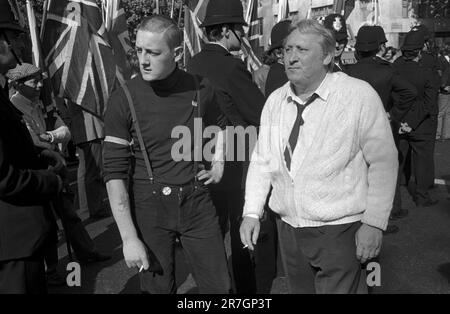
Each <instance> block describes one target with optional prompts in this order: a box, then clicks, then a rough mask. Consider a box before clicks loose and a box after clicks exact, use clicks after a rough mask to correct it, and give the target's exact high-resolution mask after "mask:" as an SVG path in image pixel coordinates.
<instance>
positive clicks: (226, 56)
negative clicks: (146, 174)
mask: <svg viewBox="0 0 450 314" xmlns="http://www.w3.org/2000/svg"><path fill="white" fill-rule="evenodd" d="M244 25H246V23H245V21H244V18H243V8H242V3H241V1H239V0H215V1H210V2H209V3H208V6H207V8H206V14H205V18H204V20H203V22H202V24H201V26H202V27H204V28H205V33H206V36H207V37H208V40H209V43H208V44H206V45H204V47H203V49H202V51H201V52H200V53H198V54H197V55H195V56H194V57H193V58H192V59H191V61H190V62H189V64H188V65H187V70H188V72H191V73H194V74H199V75H202V76H205V77H207V78H209V80H210V81H211V82H212V83H213V84H214V85H215V87H216V88H219V89H223V90H224V92H225V94H226V95H227V97H228V101H229V103H230V105H231V106H235V107H236V108H237V109H238V111H239V113H240V117H239V118H240V120H241V121H242V122H238V121H237V119H234V118H230V120H231V121H232V122H233V124H234V125H235V126H243V127H247V126H253V127H257V126H259V123H260V116H261V112H262V108H263V106H264V95H263V94H262V93H261V91H260V90H259V89H258V86H257V85H256V84H255V83H254V82H253V81H252V77H251V74H250V72H248V71H247V68H246V66H245V64H244V63H243V62H242V61H241V60H239V59H236V58H233V56H232V55H231V52H233V51H238V50H239V49H240V48H241V40H242V39H241V38H242V36H244V30H243V26H244ZM231 137H232V136H229V134H228V136H227V138H228V139H230V138H231ZM234 138H235V141H234V143H236V145H235V147H234V151H235V153H236V152H237V151H238V150H239V149H242V147H244V149H245V150H246V151H248V150H249V147H248V146H247V144H246V143H242V142H241V143H237V140H239V138H237V137H234ZM228 143H229V141H228V140H227V146H229V144H228ZM246 155H247V152H246ZM233 157H234V158H235V159H234V161H229V160H228V161H226V163H225V171H224V175H223V178H222V181H221V182H220V183H219V184H218V187H216V188H214V190H213V201H214V204H215V206H216V208H217V210H218V211H219V215H221V217H222V218H221V224H222V226H223V227H224V226H226V225H227V224H228V222H227V219H228V218H227V216H228V215H229V222H230V236H231V249H232V265H233V274H234V280H235V285H236V291H237V292H238V293H255V292H258V293H269V292H270V287H271V285H272V280H273V279H274V278H275V276H276V248H275V232H274V229H273V224H272V222H271V221H270V220H266V221H267V222H268V223H267V230H262V233H264V234H265V236H263V237H262V241H261V242H260V243H259V245H258V250H257V251H256V252H255V269H253V265H252V260H251V256H250V252H249V251H248V250H245V249H242V245H241V240H240V235H239V224H240V220H241V217H242V210H243V206H244V182H245V178H246V174H245V173H246V168H247V167H246V166H245V165H244V163H243V162H237V161H236V160H237V159H236V158H237V155H236V154H235V155H234V156H233ZM247 158H249V157H248V156H247ZM262 228H263V229H266V227H262ZM223 232H224V233H225V228H223Z"/></svg>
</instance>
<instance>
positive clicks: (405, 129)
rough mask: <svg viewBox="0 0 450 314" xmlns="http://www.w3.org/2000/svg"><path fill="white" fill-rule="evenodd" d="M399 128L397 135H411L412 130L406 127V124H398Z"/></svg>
mask: <svg viewBox="0 0 450 314" xmlns="http://www.w3.org/2000/svg"><path fill="white" fill-rule="evenodd" d="M400 125H401V127H400V129H399V131H398V133H399V134H406V133H411V131H412V128H411V127H410V126H409V125H408V123H406V122H405V123H400Z"/></svg>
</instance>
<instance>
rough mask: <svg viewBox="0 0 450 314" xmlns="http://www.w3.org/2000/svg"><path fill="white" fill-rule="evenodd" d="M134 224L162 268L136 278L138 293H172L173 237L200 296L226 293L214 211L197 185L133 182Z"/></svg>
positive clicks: (227, 287)
mask: <svg viewBox="0 0 450 314" xmlns="http://www.w3.org/2000/svg"><path fill="white" fill-rule="evenodd" d="M131 189H132V191H133V193H132V195H133V200H132V203H134V208H135V210H134V219H135V225H137V226H138V232H139V235H140V237H141V239H142V240H143V242H144V243H145V244H146V246H147V247H148V249H150V250H151V251H152V252H153V253H154V255H155V258H156V259H157V260H158V262H159V264H160V265H161V267H162V272H161V273H156V272H150V271H143V272H141V273H140V281H141V290H142V291H146V292H149V293H151V294H160V293H164V294H167V293H176V284H175V272H174V266H175V239H176V238H177V237H179V239H180V241H181V244H182V247H183V251H184V253H185V255H186V258H187V260H188V262H189V264H190V266H191V269H192V271H193V275H194V278H195V281H196V283H197V285H198V288H199V292H200V293H202V294H203V293H208V294H226V293H229V292H230V276H229V273H228V266H227V260H226V254H225V247H224V244H223V240H222V235H221V232H220V228H219V223H218V217H217V212H216V209H215V208H214V205H213V203H212V200H211V197H210V195H209V191H208V190H207V188H206V187H203V186H200V185H199V184H191V185H189V186H184V187H176V186H170V187H169V186H164V185H160V184H156V183H155V184H150V183H149V182H148V183H147V182H145V183H136V182H134V183H133V185H132V187H131Z"/></svg>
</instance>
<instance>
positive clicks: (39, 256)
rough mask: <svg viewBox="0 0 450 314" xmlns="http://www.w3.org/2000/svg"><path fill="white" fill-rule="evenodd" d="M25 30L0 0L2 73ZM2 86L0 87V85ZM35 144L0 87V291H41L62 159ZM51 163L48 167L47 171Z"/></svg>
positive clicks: (13, 62) (10, 65) (13, 60)
mask: <svg viewBox="0 0 450 314" xmlns="http://www.w3.org/2000/svg"><path fill="white" fill-rule="evenodd" d="M24 32H25V31H24V30H23V29H22V28H21V27H20V26H19V24H18V23H17V22H16V21H15V20H14V18H13V13H12V12H11V8H10V6H9V3H8V1H6V0H5V1H0V74H1V75H0V76H2V77H4V75H5V74H6V72H7V71H8V70H9V69H12V68H14V67H15V66H16V64H17V63H20V60H19V57H18V54H17V52H18V51H20V49H19V47H20V46H21V45H22V44H23V42H22V41H21V38H20V36H21V34H23V33H24ZM2 87H3V86H2ZM57 158H58V157H57V156H56V154H55V153H52V152H51V151H49V150H42V149H41V150H37V149H36V148H35V146H34V145H33V140H32V139H31V137H30V134H29V132H28V129H27V127H26V125H25V122H24V120H23V117H22V114H21V112H20V111H18V110H17V109H15V107H14V106H13V105H12V104H11V102H10V101H9V98H8V95H7V94H6V93H5V91H4V90H3V88H2V89H1V90H0V230H1V232H0V294H3V293H45V292H46V282H45V267H44V258H43V249H44V244H45V243H46V240H47V238H48V232H49V227H50V220H49V219H48V217H49V216H48V215H49V214H50V211H49V210H48V208H47V207H46V204H47V203H48V201H49V200H50V199H52V198H53V197H55V196H56V195H57V194H58V192H59V191H61V189H62V180H61V178H60V177H59V176H58V175H57V174H56V172H57V171H58V170H60V169H61V168H62V162H61V159H57ZM49 162H50V163H51V164H53V167H52V168H51V169H52V171H49V170H46V169H47V166H48V164H49Z"/></svg>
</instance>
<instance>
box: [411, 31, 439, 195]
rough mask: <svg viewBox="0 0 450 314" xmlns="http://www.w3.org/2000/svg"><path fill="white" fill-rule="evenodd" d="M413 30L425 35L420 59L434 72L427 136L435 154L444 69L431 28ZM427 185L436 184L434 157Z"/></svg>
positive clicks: (429, 162) (430, 164)
mask: <svg viewBox="0 0 450 314" xmlns="http://www.w3.org/2000/svg"><path fill="white" fill-rule="evenodd" d="M411 31H415V32H421V33H422V34H423V36H424V39H425V43H424V46H423V49H422V57H421V59H420V61H419V62H420V64H421V65H422V66H423V67H425V68H428V69H430V70H431V73H432V78H433V80H432V84H433V97H432V103H431V107H430V122H429V123H430V125H429V128H430V131H431V132H432V133H431V134H430V136H429V137H427V141H429V143H428V145H429V147H430V149H431V150H432V152H433V155H434V145H435V140H436V132H437V120H438V119H437V116H438V114H439V106H438V97H439V88H440V86H441V76H442V74H443V73H442V71H441V70H440V68H439V61H438V57H437V54H436V53H434V51H433V49H432V45H431V41H430V40H431V32H430V30H429V29H428V28H427V27H426V26H425V25H423V24H421V25H417V26H415V27H413V28H412V30H411ZM427 169H428V172H427V176H426V180H427V185H428V186H429V187H430V188H431V187H432V186H434V158H432V159H430V160H429V161H428V163H427Z"/></svg>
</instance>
